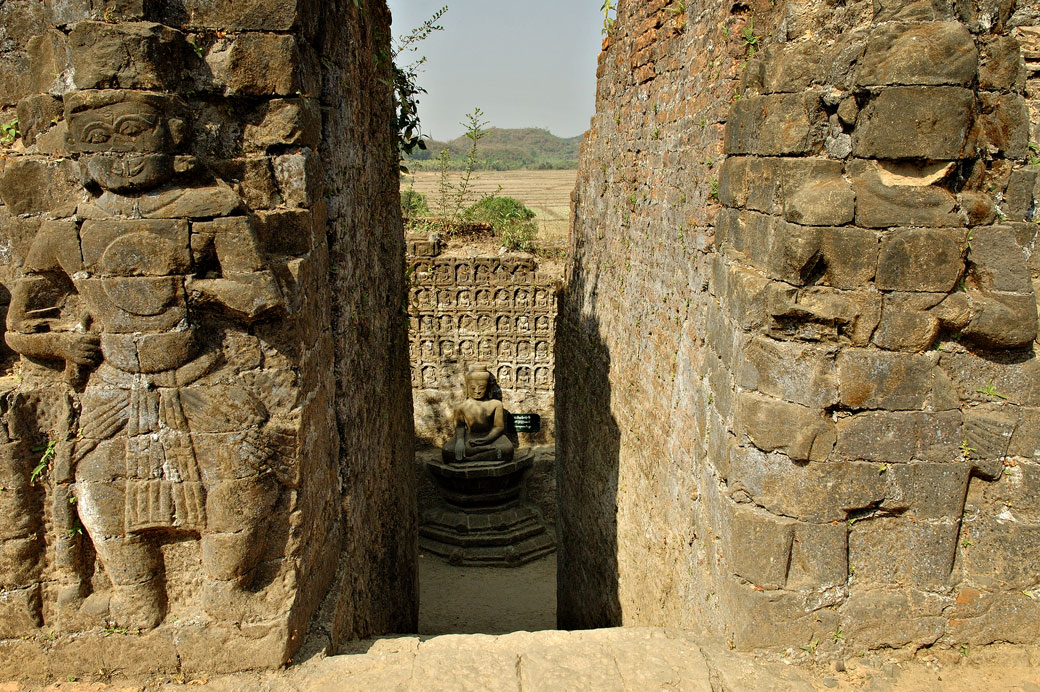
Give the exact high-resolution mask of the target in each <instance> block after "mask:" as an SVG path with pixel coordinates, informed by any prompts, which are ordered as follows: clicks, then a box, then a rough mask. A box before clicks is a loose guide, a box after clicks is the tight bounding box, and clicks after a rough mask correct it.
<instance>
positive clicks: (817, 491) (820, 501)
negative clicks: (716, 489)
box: [727, 447, 888, 523]
mask: <svg viewBox="0 0 1040 692" xmlns="http://www.w3.org/2000/svg"><path fill="white" fill-rule="evenodd" d="M729 462H730V468H729V475H728V479H727V487H728V489H729V492H730V494H731V495H732V496H733V497H738V498H739V497H740V496H741V494H742V493H746V494H747V496H749V497H750V498H751V499H752V500H753V501H754V502H755V504H757V505H760V506H762V507H765V508H766V509H768V510H769V511H770V512H773V513H774V514H778V515H782V516H787V517H795V518H797V519H799V520H801V521H808V522H813V523H823V522H833V521H844V519H845V518H846V514H847V513H848V512H850V511H854V510H858V509H864V508H868V507H875V506H877V505H878V504H880V503H881V502H882V501H884V500H885V498H886V497H887V494H888V482H887V479H886V478H885V477H884V476H883V475H882V474H879V473H878V468H877V464H874V463H856V462H853V463H849V462H810V463H808V464H804V463H795V462H792V461H791V460H790V459H789V458H788V457H786V456H784V455H782V454H775V453H774V454H766V453H764V452H761V451H759V450H758V449H756V448H754V447H734V448H733V449H732V450H731V454H730V457H729Z"/></svg>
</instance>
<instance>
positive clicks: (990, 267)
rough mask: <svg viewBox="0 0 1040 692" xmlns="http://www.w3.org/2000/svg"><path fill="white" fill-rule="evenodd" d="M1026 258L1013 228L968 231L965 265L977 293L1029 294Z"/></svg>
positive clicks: (1023, 248) (1003, 227) (1031, 288)
mask: <svg viewBox="0 0 1040 692" xmlns="http://www.w3.org/2000/svg"><path fill="white" fill-rule="evenodd" d="M1026 259H1027V256H1026V249H1025V247H1023V245H1022V244H1021V243H1020V242H1019V238H1018V236H1017V234H1016V233H1015V229H1014V228H1012V227H1010V226H989V227H986V228H977V229H975V230H973V231H972V237H971V243H970V246H969V248H968V262H969V263H970V264H971V271H972V278H973V279H974V280H975V282H976V283H977V286H978V288H979V290H981V291H983V292H991V291H1000V292H1011V293H1027V294H1032V292H1033V282H1032V276H1031V275H1030V272H1029V268H1028V266H1027V265H1026Z"/></svg>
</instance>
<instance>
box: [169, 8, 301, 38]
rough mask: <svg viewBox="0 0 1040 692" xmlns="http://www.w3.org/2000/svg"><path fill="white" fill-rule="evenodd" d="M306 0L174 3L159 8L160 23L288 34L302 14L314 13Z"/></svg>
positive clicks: (187, 26)
mask: <svg viewBox="0 0 1040 692" xmlns="http://www.w3.org/2000/svg"><path fill="white" fill-rule="evenodd" d="M313 9H314V5H313V3H311V2H308V0H244V1H241V0H236V2H209V1H207V0H173V1H172V2H165V3H163V5H162V8H161V12H162V21H163V22H164V23H165V24H170V25H172V26H183V27H186V28H192V29H220V30H223V31H288V30H290V29H292V28H293V27H294V25H295V24H296V23H297V22H298V21H300V19H301V16H300V15H301V13H302V12H305V11H308V10H313Z"/></svg>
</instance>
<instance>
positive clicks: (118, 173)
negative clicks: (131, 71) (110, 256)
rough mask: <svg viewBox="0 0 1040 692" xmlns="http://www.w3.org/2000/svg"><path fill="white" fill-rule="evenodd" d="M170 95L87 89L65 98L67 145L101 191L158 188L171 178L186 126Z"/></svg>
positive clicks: (179, 109) (178, 105) (176, 102)
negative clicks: (176, 153) (175, 153)
mask: <svg viewBox="0 0 1040 692" xmlns="http://www.w3.org/2000/svg"><path fill="white" fill-rule="evenodd" d="M181 106H182V104H181V102H180V100H179V99H178V98H177V97H175V96H172V95H169V94H162V93H153V92H141V91H123V90H87V91H78V92H72V93H70V94H67V95H66V96H65V112H66V119H67V120H68V124H69V132H68V135H67V141H68V146H69V149H70V151H72V152H73V153H76V154H80V163H81V164H82V165H83V168H84V170H85V171H86V174H87V175H88V176H89V177H90V179H91V180H93V181H94V182H96V183H97V184H98V185H99V186H100V187H101V188H102V189H103V190H112V191H113V192H129V191H134V190H147V189H149V188H153V187H157V186H158V185H161V184H162V183H164V182H166V181H167V180H169V179H170V178H171V177H172V175H173V154H174V152H175V151H176V150H177V149H178V148H179V147H180V145H181V144H182V142H183V140H184V138H185V134H186V132H185V130H186V124H185V121H184V118H183V115H182V111H183V108H182V107H181Z"/></svg>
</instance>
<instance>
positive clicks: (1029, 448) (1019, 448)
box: [1008, 407, 1040, 510]
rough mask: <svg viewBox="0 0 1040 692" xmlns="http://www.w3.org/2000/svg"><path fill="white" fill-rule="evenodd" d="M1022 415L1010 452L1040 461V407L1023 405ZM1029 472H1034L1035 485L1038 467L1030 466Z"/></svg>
mask: <svg viewBox="0 0 1040 692" xmlns="http://www.w3.org/2000/svg"><path fill="white" fill-rule="evenodd" d="M1020 415H1021V420H1020V421H1019V424H1018V426H1017V427H1016V428H1015V432H1014V434H1013V435H1012V437H1011V447H1010V448H1008V454H1010V455H1012V456H1016V457H1024V458H1026V459H1032V460H1033V461H1040V409H1038V408H1034V407H1030V408H1025V407H1023V408H1022V409H1020ZM1028 473H1031V474H1032V478H1033V484H1034V485H1035V484H1036V483H1037V482H1038V481H1040V479H1038V478H1037V475H1036V474H1037V467H1035V466H1030V467H1029V472H1028ZM1038 510H1040V508H1038Z"/></svg>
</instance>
